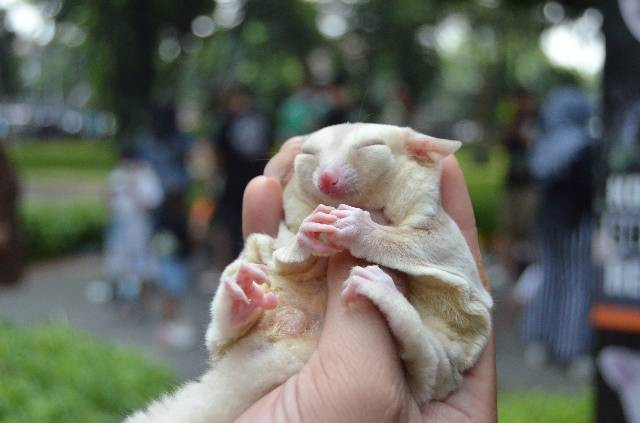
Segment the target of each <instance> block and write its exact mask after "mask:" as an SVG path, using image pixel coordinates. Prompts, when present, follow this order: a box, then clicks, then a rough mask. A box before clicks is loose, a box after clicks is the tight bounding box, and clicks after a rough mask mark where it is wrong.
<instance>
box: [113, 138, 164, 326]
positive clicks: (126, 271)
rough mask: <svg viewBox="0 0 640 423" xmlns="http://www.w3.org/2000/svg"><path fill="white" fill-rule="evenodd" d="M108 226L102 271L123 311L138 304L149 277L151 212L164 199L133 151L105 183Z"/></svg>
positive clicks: (125, 152) (154, 178) (127, 151)
mask: <svg viewBox="0 0 640 423" xmlns="http://www.w3.org/2000/svg"><path fill="white" fill-rule="evenodd" d="M107 190H108V202H109V211H110V225H109V230H108V233H107V239H106V245H105V257H104V266H105V272H106V274H107V275H108V276H109V277H110V279H111V280H112V281H114V282H115V284H116V295H117V297H118V298H119V299H120V300H122V301H123V303H124V304H123V309H122V310H123V312H125V313H126V314H130V312H132V311H134V310H135V309H136V305H138V302H139V298H140V292H141V290H142V284H143V282H144V281H145V280H147V279H150V278H151V272H152V255H151V249H150V240H151V235H152V229H153V227H152V226H153V225H152V216H151V213H152V211H153V209H155V208H156V207H157V206H158V205H159V204H160V202H161V201H162V198H163V193H162V188H161V185H160V181H159V180H158V177H157V176H156V174H155V173H154V172H153V170H152V169H151V167H150V166H149V165H147V164H146V163H145V162H143V161H142V160H140V159H138V158H137V156H136V154H135V153H134V151H133V150H132V149H125V150H123V152H122V154H121V157H120V161H119V163H118V166H117V167H116V169H114V170H113V171H112V172H111V173H110V174H109V178H108V182H107Z"/></svg>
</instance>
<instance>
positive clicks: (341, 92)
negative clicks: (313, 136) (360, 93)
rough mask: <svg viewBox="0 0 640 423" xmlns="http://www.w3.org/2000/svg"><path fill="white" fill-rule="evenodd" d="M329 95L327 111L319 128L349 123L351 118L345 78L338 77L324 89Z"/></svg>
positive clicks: (348, 93)
mask: <svg viewBox="0 0 640 423" xmlns="http://www.w3.org/2000/svg"><path fill="white" fill-rule="evenodd" d="M326 91H327V93H328V95H329V110H328V111H327V112H326V113H325V115H324V117H323V118H322V120H321V121H320V126H319V127H320V128H322V127H325V126H331V125H337V124H339V123H346V122H349V121H350V119H351V118H352V117H353V116H352V112H353V111H352V108H353V106H352V103H351V94H350V92H349V86H348V81H347V77H346V76H345V75H339V76H338V77H336V78H335V79H334V80H333V82H332V83H331V84H329V86H328V87H327V89H326Z"/></svg>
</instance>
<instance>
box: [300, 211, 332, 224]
mask: <svg viewBox="0 0 640 423" xmlns="http://www.w3.org/2000/svg"><path fill="white" fill-rule="evenodd" d="M305 220H308V221H309V222H316V223H333V222H335V221H336V220H338V218H337V217H336V216H334V215H332V214H327V213H324V212H316V213H314V214H312V215H311V216H309V217H308V218H307V219H305Z"/></svg>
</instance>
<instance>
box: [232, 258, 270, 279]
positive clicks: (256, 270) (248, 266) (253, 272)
mask: <svg viewBox="0 0 640 423" xmlns="http://www.w3.org/2000/svg"><path fill="white" fill-rule="evenodd" d="M265 270H266V266H263V265H257V264H254V263H244V264H242V266H240V269H239V270H238V280H243V279H244V280H253V281H256V282H258V283H264V282H265V281H266V279H267V274H266V273H265Z"/></svg>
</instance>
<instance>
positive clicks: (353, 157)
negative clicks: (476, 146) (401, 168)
mask: <svg viewBox="0 0 640 423" xmlns="http://www.w3.org/2000/svg"><path fill="white" fill-rule="evenodd" d="M459 147H460V142H458V141H449V140H441V139H438V138H433V137H429V136H427V135H423V134H420V133H419V132H416V131H414V130H413V129H411V128H401V127H398V126H392V125H379V124H372V123H353V124H351V123H348V124H342V125H335V126H330V127H327V128H323V129H321V130H319V131H317V132H314V133H312V134H311V135H309V136H308V137H307V138H306V139H305V141H304V142H303V144H302V149H301V152H300V154H298V156H297V157H296V160H295V175H296V177H297V178H298V180H299V182H301V187H302V188H303V189H304V190H305V191H307V193H308V194H311V195H312V196H314V197H317V198H318V199H319V200H321V201H323V202H325V203H327V204H333V203H347V204H355V202H356V200H357V199H360V198H361V197H362V196H367V195H370V194H371V193H373V192H375V190H380V189H381V188H383V187H384V186H386V185H388V183H389V181H390V178H392V177H393V175H394V174H395V172H396V171H397V169H398V158H399V157H400V156H406V157H410V158H412V159H414V160H416V161H418V162H420V163H421V164H423V165H424V166H427V167H429V166H434V167H435V166H436V165H437V163H438V162H439V161H440V159H442V158H443V157H445V156H447V155H449V154H451V153H453V152H455V151H456V150H457V149H458V148H459Z"/></svg>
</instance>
